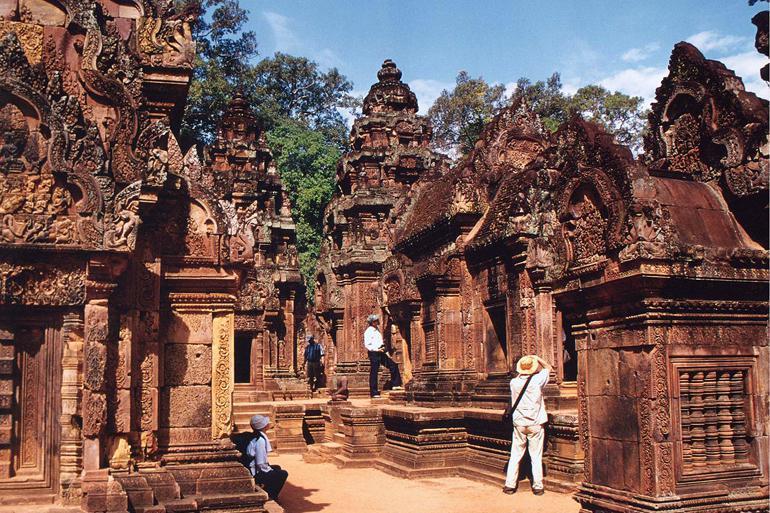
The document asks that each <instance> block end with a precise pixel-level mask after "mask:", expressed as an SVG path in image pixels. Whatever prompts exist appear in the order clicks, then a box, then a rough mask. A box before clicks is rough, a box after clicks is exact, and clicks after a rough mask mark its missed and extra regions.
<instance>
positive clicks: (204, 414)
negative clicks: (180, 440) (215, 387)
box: [160, 386, 211, 427]
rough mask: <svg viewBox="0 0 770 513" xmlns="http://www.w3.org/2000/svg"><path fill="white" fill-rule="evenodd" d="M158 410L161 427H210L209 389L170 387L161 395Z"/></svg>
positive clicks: (203, 387)
mask: <svg viewBox="0 0 770 513" xmlns="http://www.w3.org/2000/svg"><path fill="white" fill-rule="evenodd" d="M160 410H161V412H160V416H161V425H162V426H167V427H204V426H210V425H211V388H209V387H207V386H180V387H171V388H169V389H168V390H167V391H166V392H165V393H164V394H163V395H162V399H161V404H160Z"/></svg>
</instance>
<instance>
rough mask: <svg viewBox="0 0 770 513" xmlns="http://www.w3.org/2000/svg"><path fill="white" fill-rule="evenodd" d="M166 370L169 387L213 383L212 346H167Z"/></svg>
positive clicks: (166, 382)
mask: <svg viewBox="0 0 770 513" xmlns="http://www.w3.org/2000/svg"><path fill="white" fill-rule="evenodd" d="M164 370H165V384H166V385H167V386H178V385H206V384H209V383H211V346H209V345H201V344H166V345H165V360H164Z"/></svg>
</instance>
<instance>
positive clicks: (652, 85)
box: [599, 66, 668, 104]
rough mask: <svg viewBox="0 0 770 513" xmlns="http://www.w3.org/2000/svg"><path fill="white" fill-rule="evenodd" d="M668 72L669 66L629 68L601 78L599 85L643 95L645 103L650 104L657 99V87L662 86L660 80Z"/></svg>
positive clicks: (634, 94)
mask: <svg viewBox="0 0 770 513" xmlns="http://www.w3.org/2000/svg"><path fill="white" fill-rule="evenodd" d="M667 73H668V69H667V68H656V67H651V66H646V67H640V68H627V69H623V70H620V71H618V72H617V73H614V74H612V75H610V76H608V77H605V78H603V79H601V80H599V85H601V86H602V87H605V88H607V89H609V90H610V91H613V92H614V91H620V92H621V93H625V94H628V95H630V96H641V97H642V98H644V100H645V103H647V104H649V103H651V102H652V101H653V100H654V99H655V89H657V88H658V86H660V81H661V80H663V77H664V76H666V74H667Z"/></svg>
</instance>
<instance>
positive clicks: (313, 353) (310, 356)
mask: <svg viewBox="0 0 770 513" xmlns="http://www.w3.org/2000/svg"><path fill="white" fill-rule="evenodd" d="M323 355H324V350H323V348H322V347H321V344H308V345H307V347H306V348H305V360H306V361H308V362H320V361H321V357H322V356H323Z"/></svg>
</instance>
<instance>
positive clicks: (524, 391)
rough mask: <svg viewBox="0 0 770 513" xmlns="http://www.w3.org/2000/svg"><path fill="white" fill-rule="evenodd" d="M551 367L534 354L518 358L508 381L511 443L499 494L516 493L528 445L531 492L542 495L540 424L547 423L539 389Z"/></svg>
mask: <svg viewBox="0 0 770 513" xmlns="http://www.w3.org/2000/svg"><path fill="white" fill-rule="evenodd" d="M550 369H551V366H550V365H548V363H546V362H545V361H544V360H543V359H542V358H540V357H539V356H536V355H527V356H522V357H521V358H520V359H519V361H518V362H517V363H516V372H517V374H518V375H517V376H516V377H515V378H513V379H512V380H511V404H512V405H513V409H512V412H511V420H512V422H513V441H512V443H511V459H510V460H509V462H508V473H507V475H506V478H505V486H504V487H503V492H504V493H507V494H512V493H514V492H516V486H517V485H518V479H519V462H520V461H521V458H522V456H524V451H526V450H527V445H529V458H530V460H531V461H532V493H534V494H535V495H542V494H543V493H544V490H543V437H544V434H545V433H544V432H545V429H544V427H543V424H545V423H546V422H547V421H548V414H547V413H546V411H545V403H544V402H543V388H545V385H546V384H548V375H549V371H550Z"/></svg>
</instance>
